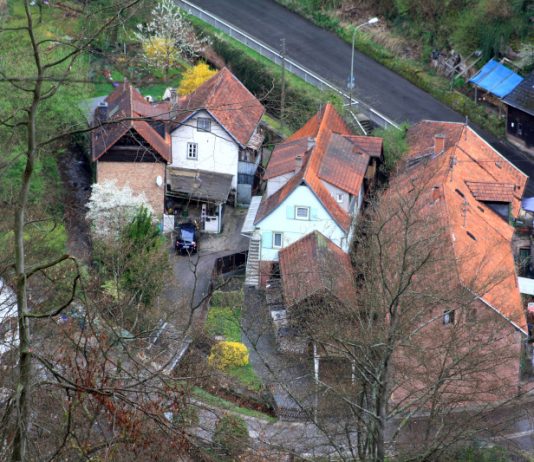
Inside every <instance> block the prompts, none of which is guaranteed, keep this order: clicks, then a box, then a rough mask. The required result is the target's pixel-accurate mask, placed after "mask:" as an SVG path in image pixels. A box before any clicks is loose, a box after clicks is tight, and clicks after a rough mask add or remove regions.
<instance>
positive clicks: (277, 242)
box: [273, 233, 282, 249]
mask: <svg viewBox="0 0 534 462" xmlns="http://www.w3.org/2000/svg"><path fill="white" fill-rule="evenodd" d="M281 247H282V233H273V248H275V249H280V248H281Z"/></svg>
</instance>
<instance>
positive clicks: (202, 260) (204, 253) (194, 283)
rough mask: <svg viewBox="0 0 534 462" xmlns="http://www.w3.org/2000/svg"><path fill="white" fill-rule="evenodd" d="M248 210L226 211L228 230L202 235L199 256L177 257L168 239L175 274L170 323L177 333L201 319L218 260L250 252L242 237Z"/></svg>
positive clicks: (168, 299) (168, 292)
mask: <svg viewBox="0 0 534 462" xmlns="http://www.w3.org/2000/svg"><path fill="white" fill-rule="evenodd" d="M246 213H247V210H246V209H243V208H233V207H228V206H227V207H226V209H225V214H224V221H223V223H224V229H223V232H222V233H221V234H206V233H202V234H201V236H200V240H199V252H198V254H195V255H191V256H188V255H176V254H175V252H174V236H172V239H171V236H169V237H168V247H169V253H170V262H171V266H172V269H173V271H172V272H171V273H170V274H169V280H168V281H167V286H166V288H165V290H164V293H163V297H164V302H165V303H166V305H167V306H168V307H169V309H168V310H165V311H166V312H167V315H168V321H169V322H172V323H173V324H174V325H175V326H176V328H177V329H179V330H181V329H184V328H186V327H187V326H188V325H189V323H190V322H192V321H196V320H197V319H198V316H199V306H200V304H201V303H202V301H203V300H204V299H205V297H206V296H208V293H209V284H210V277H211V272H212V269H213V265H214V263H215V260H216V259H217V258H219V257H222V256H225V255H231V254H233V253H238V252H242V251H245V250H247V249H248V239H247V238H246V237H244V236H242V235H241V234H240V231H241V226H242V224H243V220H244V219H245V215H246Z"/></svg>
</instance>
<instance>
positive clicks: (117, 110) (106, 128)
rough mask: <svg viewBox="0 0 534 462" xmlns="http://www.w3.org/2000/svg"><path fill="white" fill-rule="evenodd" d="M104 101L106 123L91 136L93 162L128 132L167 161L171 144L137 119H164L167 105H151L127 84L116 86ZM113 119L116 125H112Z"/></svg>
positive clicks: (166, 114)
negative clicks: (105, 104)
mask: <svg viewBox="0 0 534 462" xmlns="http://www.w3.org/2000/svg"><path fill="white" fill-rule="evenodd" d="M105 101H106V102H107V104H108V108H107V114H108V121H107V122H108V123H106V124H104V125H100V126H99V127H98V128H96V129H95V130H93V131H92V133H91V148H92V157H93V161H96V160H98V159H99V158H100V157H102V155H104V154H105V153H106V152H107V151H108V149H110V148H111V147H112V146H113V145H114V144H115V143H116V142H117V141H119V139H120V138H121V137H122V136H124V135H125V134H126V133H127V132H128V131H129V130H135V131H136V132H137V133H138V134H139V135H141V136H142V137H143V139H144V140H145V141H146V142H147V143H148V144H149V145H150V146H151V147H152V148H153V149H154V150H155V151H156V152H157V153H158V154H159V155H160V156H161V157H162V159H164V160H165V161H167V162H169V161H170V159H171V147H170V142H167V141H166V140H165V139H164V138H162V137H161V135H160V134H159V133H158V132H157V131H156V130H155V129H154V128H152V127H151V126H150V125H149V124H148V122H146V121H145V120H140V119H144V118H151V119H159V120H165V119H166V118H167V117H168V109H169V108H168V105H167V103H159V104H156V105H153V104H150V103H149V102H148V101H146V100H145V99H144V98H143V96H142V95H141V94H140V93H139V92H138V91H137V90H136V89H135V88H133V87H132V86H131V85H130V83H128V82H125V83H123V84H121V85H119V86H118V87H117V89H116V90H115V91H114V92H113V93H111V95H109V96H108V97H107V98H106V99H105ZM121 119H126V120H121ZM95 120H96V118H95ZM114 120H116V121H117V122H116V123H113V121H114ZM96 123H99V122H98V121H97V122H96Z"/></svg>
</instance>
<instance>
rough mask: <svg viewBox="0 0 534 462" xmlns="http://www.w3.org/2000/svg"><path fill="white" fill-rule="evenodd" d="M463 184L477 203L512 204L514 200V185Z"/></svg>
mask: <svg viewBox="0 0 534 462" xmlns="http://www.w3.org/2000/svg"><path fill="white" fill-rule="evenodd" d="M465 184H466V185H467V187H468V188H469V191H471V194H473V197H474V198H475V199H477V200H479V201H484V202H485V201H488V202H508V203H512V202H513V200H514V191H515V185H513V184H510V183H488V182H481V181H466V182H465Z"/></svg>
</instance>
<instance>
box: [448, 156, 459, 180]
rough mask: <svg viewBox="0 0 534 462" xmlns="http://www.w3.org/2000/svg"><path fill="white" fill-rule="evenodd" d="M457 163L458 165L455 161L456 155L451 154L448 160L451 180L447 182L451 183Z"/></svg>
mask: <svg viewBox="0 0 534 462" xmlns="http://www.w3.org/2000/svg"><path fill="white" fill-rule="evenodd" d="M457 163H458V160H457V159H456V155H454V154H453V155H452V156H451V158H450V160H449V170H450V172H451V179H450V180H449V181H452V173H453V171H454V167H455V166H456V164H457Z"/></svg>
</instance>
